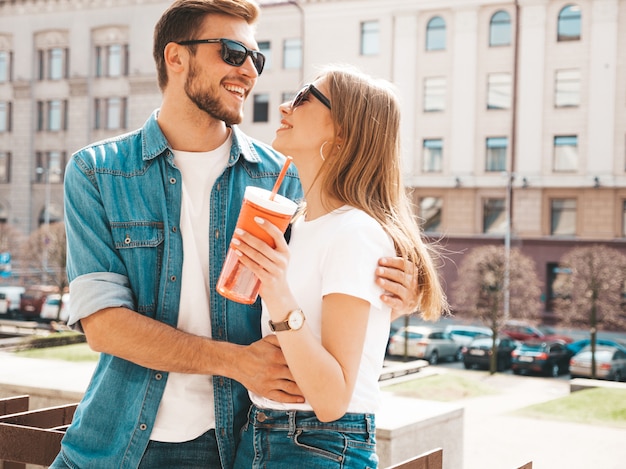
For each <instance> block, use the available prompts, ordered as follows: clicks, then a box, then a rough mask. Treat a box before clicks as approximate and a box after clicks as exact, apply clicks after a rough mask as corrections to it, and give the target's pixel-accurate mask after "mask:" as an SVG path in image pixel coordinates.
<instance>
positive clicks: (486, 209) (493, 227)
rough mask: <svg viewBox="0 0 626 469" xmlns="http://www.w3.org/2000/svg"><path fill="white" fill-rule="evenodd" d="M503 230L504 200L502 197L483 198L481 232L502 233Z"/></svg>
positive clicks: (504, 222) (504, 216)
mask: <svg viewBox="0 0 626 469" xmlns="http://www.w3.org/2000/svg"><path fill="white" fill-rule="evenodd" d="M505 231H506V204H505V200H504V199H502V198H488V199H483V233H486V234H502V233H504V232H505Z"/></svg>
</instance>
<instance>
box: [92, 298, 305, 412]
mask: <svg viewBox="0 0 626 469" xmlns="http://www.w3.org/2000/svg"><path fill="white" fill-rule="evenodd" d="M81 325H82V327H83V330H84V332H85V336H86V337H87V342H88V343H89V346H90V347H91V348H92V349H93V350H95V351H97V352H103V353H107V354H110V355H114V356H117V357H120V358H123V359H125V360H128V361H131V362H133V363H136V364H138V365H140V366H143V367H146V368H150V369H154V370H161V371H171V372H178V373H194V374H206V375H220V376H226V377H228V378H232V379H234V380H236V381H238V382H240V383H241V384H242V385H243V386H245V387H246V388H247V389H249V390H251V391H253V392H255V393H257V394H260V395H262V396H264V397H267V398H270V399H274V400H277V401H281V402H288V403H290V402H303V401H304V399H303V398H302V397H301V396H300V391H299V390H298V387H297V386H296V384H295V382H294V381H293V377H292V375H291V373H290V372H289V368H288V367H287V363H286V362H285V358H284V357H283V354H282V352H281V350H280V347H278V344H277V343H275V342H274V343H273V341H271V340H260V341H257V342H255V343H253V344H251V345H249V346H244V345H237V344H232V343H230V342H221V341H215V340H211V339H208V338H206V337H200V336H196V335H193V334H189V333H186V332H183V331H181V330H178V329H175V328H173V327H171V326H169V325H167V324H164V323H162V322H159V321H156V320H154V319H151V318H148V317H145V316H142V315H141V314H138V313H136V312H134V311H131V310H129V309H126V308H107V309H103V310H101V311H98V312H96V313H94V314H92V315H90V316H88V317H86V318H83V319H82V320H81Z"/></svg>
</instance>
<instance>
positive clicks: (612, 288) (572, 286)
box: [554, 245, 626, 378]
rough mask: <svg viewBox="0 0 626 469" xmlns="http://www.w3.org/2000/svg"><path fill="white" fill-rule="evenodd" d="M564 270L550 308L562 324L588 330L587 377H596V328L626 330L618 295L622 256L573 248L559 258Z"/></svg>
mask: <svg viewBox="0 0 626 469" xmlns="http://www.w3.org/2000/svg"><path fill="white" fill-rule="evenodd" d="M559 264H560V265H561V267H564V268H566V269H567V272H568V273H569V275H567V276H566V278H565V283H564V285H563V293H562V294H561V297H560V298H557V299H556V300H555V302H554V309H555V311H557V312H558V313H560V315H561V321H562V322H563V323H564V324H567V325H570V326H574V327H585V328H586V327H588V328H589V332H590V335H591V337H590V339H591V376H592V377H593V378H595V376H596V360H595V358H596V354H595V351H596V335H597V329H598V326H603V327H605V328H606V329H624V328H626V317H625V316H624V315H623V311H622V295H623V292H624V284H625V281H626V255H624V254H623V253H621V252H620V251H618V250H617V249H614V248H610V247H607V246H602V245H594V246H587V247H578V248H574V249H572V250H570V251H568V252H567V253H565V255H564V256H563V257H562V258H561V261H560V263H559Z"/></svg>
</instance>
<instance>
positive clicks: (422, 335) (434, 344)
mask: <svg viewBox="0 0 626 469" xmlns="http://www.w3.org/2000/svg"><path fill="white" fill-rule="evenodd" d="M405 337H407V338H408V342H407V350H406V355H407V356H409V357H417V358H421V359H424V360H428V362H429V363H430V364H431V365H434V364H436V363H438V362H439V360H444V359H446V360H454V361H458V360H461V359H462V357H463V356H462V354H461V346H460V345H459V344H458V343H456V342H455V341H454V340H453V339H452V337H451V335H450V333H448V332H446V331H445V329H444V328H443V327H429V326H408V327H406V328H405V327H402V328H400V329H398V331H397V332H396V333H395V334H393V335H392V336H391V338H390V339H389V346H388V347H387V354H388V355H397V356H403V355H405V346H404V344H405Z"/></svg>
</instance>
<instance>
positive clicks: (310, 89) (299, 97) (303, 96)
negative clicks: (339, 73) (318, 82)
mask: <svg viewBox="0 0 626 469" xmlns="http://www.w3.org/2000/svg"><path fill="white" fill-rule="evenodd" d="M310 94H312V95H313V96H315V97H316V98H317V99H318V100H319V102H321V103H322V104H323V105H324V106H326V107H327V108H328V109H330V100H329V99H328V98H327V97H326V96H324V94H323V93H322V92H321V91H320V90H318V89H317V88H316V87H315V86H313V84H312V83H309V84H308V85H305V86H304V88H302V89H301V90H300V91H298V94H296V96H295V97H294V98H293V100H292V101H291V107H292V108H295V107H298V106H300V105H301V104H302V103H303V102H304V101H306V100H307V99H308V97H309V95H310Z"/></svg>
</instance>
